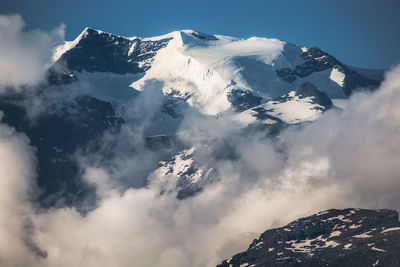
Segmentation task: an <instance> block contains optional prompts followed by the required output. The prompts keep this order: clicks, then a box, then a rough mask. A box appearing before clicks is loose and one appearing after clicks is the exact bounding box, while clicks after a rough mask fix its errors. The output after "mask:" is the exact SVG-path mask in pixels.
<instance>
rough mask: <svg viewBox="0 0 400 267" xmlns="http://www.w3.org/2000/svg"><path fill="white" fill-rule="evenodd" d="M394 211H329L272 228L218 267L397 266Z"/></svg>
mask: <svg viewBox="0 0 400 267" xmlns="http://www.w3.org/2000/svg"><path fill="white" fill-rule="evenodd" d="M399 244H400V223H399V221H398V213H397V212H396V211H392V210H363V209H345V210H327V211H324V212H320V213H317V214H314V215H312V216H310V217H306V218H301V219H298V220H296V221H294V222H291V223H289V224H288V225H286V226H284V227H281V228H276V229H271V230H268V231H266V232H264V233H263V234H261V235H260V237H259V238H258V239H255V240H254V241H253V242H252V243H251V245H250V246H249V248H248V250H247V251H245V252H242V253H239V254H236V255H235V256H233V257H232V258H230V259H227V260H225V261H224V262H223V263H222V264H220V265H218V266H221V267H222V266H232V267H236V266H299V267H301V266H352V267H353V266H398V265H399V264H400V254H399V253H398V252H399V249H400V247H399Z"/></svg>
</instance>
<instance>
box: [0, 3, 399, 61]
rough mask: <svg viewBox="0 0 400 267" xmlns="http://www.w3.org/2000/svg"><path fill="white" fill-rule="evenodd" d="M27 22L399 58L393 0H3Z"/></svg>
mask: <svg viewBox="0 0 400 267" xmlns="http://www.w3.org/2000/svg"><path fill="white" fill-rule="evenodd" d="M0 13H3V14H10V13H20V14H21V15H22V16H23V17H24V19H25V21H26V23H27V28H28V29H32V28H42V29H46V30H50V29H52V28H54V27H55V26H57V25H59V24H60V23H64V24H65V25H66V26H67V29H66V31H67V32H66V34H67V40H71V39H74V38H75V36H77V35H78V34H79V33H80V32H81V31H82V29H83V28H84V27H86V26H91V27H94V28H98V29H102V30H105V31H109V32H112V33H116V34H120V35H125V36H143V37H147V36H154V35H161V34H165V33H168V32H170V31H173V30H179V29H194V30H198V31H203V32H207V33H216V34H225V35H231V36H237V37H251V36H265V37H275V38H278V39H282V40H285V41H288V42H292V43H296V44H301V45H306V46H318V47H320V48H321V49H323V50H324V51H326V52H328V53H330V54H332V55H334V56H335V57H337V58H338V59H339V60H341V61H343V62H344V63H347V64H350V65H354V66H360V67H367V68H387V67H390V66H392V65H393V64H396V63H400V16H399V15H398V14H399V13H400V1H399V0H379V1H378V0H335V1H328V0H307V1H306V0H279V1H278V0H275V1H272V0H263V1H261V0H246V1H243V0H242V1H236V0H213V1H211V0H203V1H190V0H170V1H167V0H141V1H136V0H131V1H128V0H113V1H110V0H81V1H73V0H69V1H65V0H34V1H33V0H1V1H0Z"/></svg>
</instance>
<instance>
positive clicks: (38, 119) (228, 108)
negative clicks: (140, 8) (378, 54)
mask: <svg viewBox="0 0 400 267" xmlns="http://www.w3.org/2000/svg"><path fill="white" fill-rule="evenodd" d="M53 59H54V62H53V64H52V66H51V67H50V68H49V69H48V71H47V84H42V85H41V86H40V87H39V88H38V89H37V90H36V91H35V92H34V93H32V94H26V95H24V94H20V95H16V96H2V97H1V98H0V107H2V111H3V112H4V118H3V121H4V122H6V123H7V124H9V125H11V126H13V127H15V128H16V129H17V130H18V131H20V132H24V133H26V134H27V136H28V137H29V139H30V140H31V142H32V145H34V146H35V147H36V148H37V149H38V157H39V162H38V169H39V170H38V171H39V176H38V181H39V185H40V187H41V188H42V189H43V192H44V193H43V199H47V198H50V199H51V200H49V201H47V200H46V201H45V202H48V203H51V204H52V203H55V202H57V199H58V198H60V196H62V197H64V200H65V202H66V203H67V204H69V205H74V203H76V201H77V200H83V199H85V197H87V195H88V194H89V193H88V194H85V192H86V193H87V192H89V191H90V189H89V188H88V186H87V185H85V184H84V181H83V178H82V175H83V170H82V169H81V160H80V159H77V155H82V154H84V155H91V156H93V157H94V158H96V159H98V162H95V163H93V164H94V165H97V166H109V165H111V167H110V168H117V167H118V163H117V162H110V161H111V160H109V156H110V155H114V156H115V155H117V156H116V157H117V158H118V157H121V158H128V157H132V155H136V154H139V153H142V152H143V151H144V152H146V153H147V152H148V150H149V148H151V149H150V151H151V153H154V154H155V155H154V156H152V162H151V163H149V164H148V165H146V166H145V167H143V168H142V166H140V167H141V171H140V174H138V175H132V174H126V176H127V177H124V178H121V179H123V180H124V181H126V180H135V179H136V180H135V181H129V182H128V183H127V184H128V186H133V185H134V186H144V185H146V183H148V182H149V181H153V180H154V181H158V180H160V179H159V178H160V177H161V176H162V177H164V178H165V177H167V176H168V177H169V180H170V181H172V182H173V183H175V184H176V187H177V189H178V197H179V198H185V197H189V196H192V195H193V194H195V193H196V192H200V191H201V190H202V188H203V187H204V186H206V185H207V184H209V183H212V182H213V181H215V180H218V177H217V174H216V173H215V172H214V171H213V168H214V166H213V164H212V159H213V158H214V157H215V155H219V154H221V151H222V150H225V149H227V151H229V153H225V154H227V155H224V156H226V157H228V158H229V157H234V151H233V152H232V151H230V150H229V147H230V146H229V145H228V146H225V145H222V144H219V145H217V146H215V144H214V143H213V142H209V140H206V139H207V138H206V137H203V138H205V140H199V142H200V143H202V145H201V146H196V145H195V144H190V143H189V144H185V145H180V143H181V140H179V141H177V142H175V141H173V142H172V143H173V144H176V146H175V145H173V146H172V147H168V142H170V141H171V140H175V139H179V138H180V133H181V131H182V130H184V129H185V127H186V129H187V128H190V127H191V126H190V125H188V124H185V125H182V122H183V121H185V119H187V118H190V117H193V116H194V117H196V118H201V119H204V120H213V121H222V120H225V121H230V122H232V124H234V125H235V127H234V129H235V131H238V132H239V133H238V134H240V132H241V131H243V132H244V133H245V134H249V133H250V132H252V131H262V132H263V134H265V135H270V134H271V133H273V134H274V135H276V134H278V133H279V130H280V129H282V128H284V127H286V126H288V125H291V124H298V123H303V122H309V121H313V120H316V119H317V118H318V117H320V116H321V115H322V114H323V112H324V111H326V110H328V109H329V108H331V107H332V104H331V100H330V99H331V98H336V97H339V98H344V99H345V98H347V97H348V95H349V94H350V93H351V92H352V91H353V90H355V89H356V88H358V87H367V88H369V89H370V88H374V87H376V86H377V85H378V84H379V82H380V80H379V79H380V74H379V73H377V72H376V71H368V70H360V72H358V70H359V69H357V68H354V67H347V66H346V65H345V64H343V63H341V62H339V61H338V60H336V59H335V58H334V57H332V56H330V55H329V54H327V53H325V52H323V51H321V50H319V49H318V48H306V47H302V46H297V45H294V44H290V43H287V42H284V41H281V40H278V39H268V38H258V37H253V38H248V39H241V38H235V37H229V36H222V35H210V34H205V33H201V32H196V31H192V30H183V31H176V32H172V33H169V34H166V35H164V36H159V37H151V38H140V37H123V36H118V35H114V34H111V33H106V32H103V31H100V30H96V29H93V28H86V29H84V31H83V32H82V33H81V34H80V35H79V36H78V37H77V38H76V39H75V40H73V41H70V42H65V43H64V44H62V45H60V46H58V47H56V48H55V51H54V58H53ZM365 73H366V74H367V75H364V74H365ZM363 75H364V76H363ZM127 129H128V130H127ZM127 132H128V133H129V134H127ZM127 140H128V141H127ZM132 140H134V141H132ZM160 142H161V143H163V142H166V144H167V146H166V147H165V146H164V144H161V145H160ZM221 143H223V142H222V141H221ZM178 144H179V145H178ZM227 147H228V148H227ZM193 149H194V151H193ZM199 149H202V150H204V151H208V152H207V153H210V156H209V157H206V158H208V159H209V160H208V161H207V160H199V159H197V158H196V156H195V155H196V153H195V152H196V151H197V150H199ZM188 151H190V153H189V152H188ZM231 152H232V153H231ZM135 153H136V154H135ZM149 153H150V152H149ZM179 160H181V161H179ZM179 162H180V163H182V162H183V163H182V164H183V167H182V166H181V165H182V164H181V165H179V164H178V163H179ZM91 164H92V162H91ZM115 165H116V166H117V167H116V166H115ZM179 166H180V167H179ZM181 167H182V168H183V169H184V170H183V169H182V168H181ZM185 168H186V169H185ZM181 169H182V170H181ZM154 174H157V175H158V176H159V177H156V178H153V177H152V178H151V179H150V178H149V177H148V176H153V175H154ZM161 180H162V179H161ZM82 188H85V190H81V189H82ZM89 195H90V194H89Z"/></svg>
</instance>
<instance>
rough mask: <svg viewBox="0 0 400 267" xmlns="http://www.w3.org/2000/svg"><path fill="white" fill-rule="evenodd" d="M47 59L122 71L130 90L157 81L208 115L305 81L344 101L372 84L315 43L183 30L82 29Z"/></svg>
mask: <svg viewBox="0 0 400 267" xmlns="http://www.w3.org/2000/svg"><path fill="white" fill-rule="evenodd" d="M54 59H55V61H56V63H55V65H54V66H53V68H56V66H57V65H58V66H60V65H61V66H63V69H64V70H65V69H67V70H66V72H67V73H71V72H73V75H74V76H75V77H76V76H77V75H78V76H79V75H82V72H83V73H86V72H88V73H91V74H94V75H96V73H104V74H105V73H108V74H109V73H113V74H118V75H120V76H122V77H118V78H119V79H121V80H122V79H125V77H126V76H127V77H129V79H130V81H129V82H130V87H132V88H133V89H135V90H137V91H143V90H144V88H145V85H146V83H147V82H148V81H151V80H153V79H156V80H158V81H161V82H162V83H163V84H162V92H163V93H164V94H165V95H170V96H173V97H178V98H183V99H185V100H186V101H187V103H189V104H190V106H192V107H195V108H196V109H197V110H199V111H200V112H202V113H204V114H208V115H216V114H221V113H224V112H227V111H228V110H229V109H232V108H233V109H234V110H236V111H244V110H247V109H249V108H252V107H255V106H257V105H260V104H262V103H265V102H266V101H268V100H272V99H274V98H276V97H279V96H282V95H284V94H287V93H289V92H290V91H292V90H294V89H296V88H298V87H300V86H301V85H302V84H303V83H305V82H309V83H312V84H313V85H314V86H315V87H316V88H318V90H320V91H322V92H325V93H326V94H327V95H328V97H330V98H346V97H347V96H348V95H349V94H350V93H351V92H352V91H353V90H355V89H357V88H373V87H376V86H377V85H378V84H379V80H374V79H371V78H368V77H365V76H363V75H361V74H359V73H358V72H357V71H356V70H354V68H350V67H348V66H346V65H345V64H343V63H341V62H339V61H338V60H336V59H335V58H334V57H332V56H330V55H329V54H327V53H324V52H323V51H321V50H320V49H318V48H307V47H301V46H297V45H294V44H290V43H287V42H284V41H280V40H277V39H267V38H256V37H253V38H249V39H239V38H234V37H228V36H221V35H208V34H204V33H200V32H196V31H190V30H185V31H176V32H172V33H170V34H167V35H164V36H160V37H154V38H138V37H130V38H125V37H121V36H116V35H112V34H109V33H105V32H102V31H98V30H95V29H91V28H86V29H85V30H84V31H83V32H82V33H81V34H80V35H79V36H78V37H77V38H76V39H75V40H74V41H72V42H66V43H65V44H63V45H61V46H59V47H57V49H56V52H55V56H54ZM129 75H132V76H129ZM134 75H135V76H134ZM113 77H115V76H113ZM106 78H107V79H109V77H106ZM78 79H79V78H78ZM82 79H83V77H82Z"/></svg>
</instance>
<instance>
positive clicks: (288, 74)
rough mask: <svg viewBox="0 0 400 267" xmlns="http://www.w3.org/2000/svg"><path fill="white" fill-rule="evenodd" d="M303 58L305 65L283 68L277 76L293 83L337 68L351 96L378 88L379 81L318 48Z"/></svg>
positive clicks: (345, 91) (306, 53)
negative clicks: (298, 79)
mask: <svg viewBox="0 0 400 267" xmlns="http://www.w3.org/2000/svg"><path fill="white" fill-rule="evenodd" d="M301 57H302V58H303V59H304V63H302V64H300V65H297V66H296V67H295V68H294V69H290V68H283V69H279V70H277V71H276V74H277V75H278V76H279V77H280V78H281V79H282V80H284V81H286V82H289V83H292V82H294V81H295V80H296V79H297V78H304V77H307V76H308V75H310V74H312V73H314V72H318V71H324V70H327V69H330V68H336V69H338V70H339V71H340V72H342V73H344V74H345V79H344V85H343V91H344V93H345V94H347V95H350V94H351V92H352V91H353V90H354V89H356V88H366V87H377V86H379V81H376V80H373V79H369V78H366V77H364V76H362V75H360V74H359V73H357V72H356V71H354V70H352V69H350V68H348V67H347V66H346V65H344V64H343V63H341V62H340V61H338V60H337V59H336V58H334V57H333V56H331V55H329V54H328V53H325V52H323V51H322V50H321V49H319V48H317V47H312V48H309V49H308V50H307V51H306V52H304V53H303V54H302V55H301Z"/></svg>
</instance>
